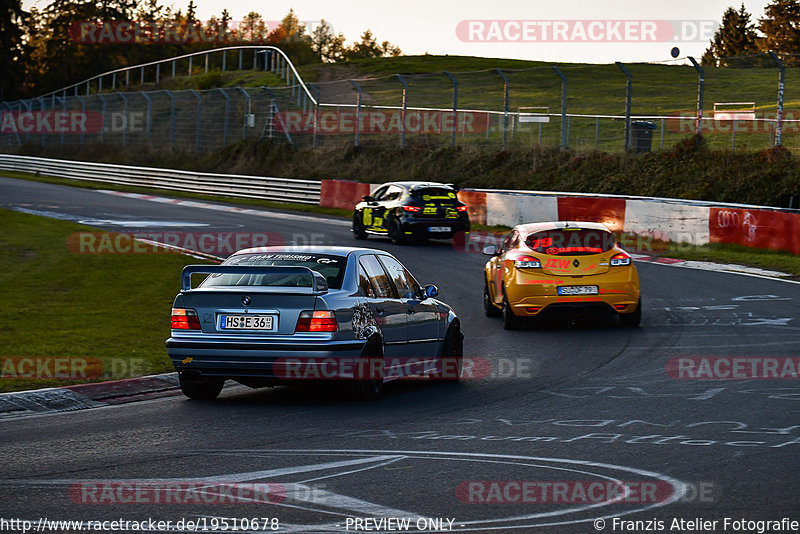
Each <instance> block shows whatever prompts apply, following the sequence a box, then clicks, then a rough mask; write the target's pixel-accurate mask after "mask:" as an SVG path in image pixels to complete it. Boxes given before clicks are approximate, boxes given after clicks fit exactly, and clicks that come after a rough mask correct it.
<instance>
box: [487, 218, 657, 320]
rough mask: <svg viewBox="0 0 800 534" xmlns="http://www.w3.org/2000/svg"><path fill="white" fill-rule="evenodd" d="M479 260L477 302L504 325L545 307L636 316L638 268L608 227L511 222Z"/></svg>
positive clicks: (639, 307)
mask: <svg viewBox="0 0 800 534" xmlns="http://www.w3.org/2000/svg"><path fill="white" fill-rule="evenodd" d="M483 253H484V254H487V255H489V256H492V259H490V260H489V261H488V262H487V263H486V266H485V279H484V282H485V285H484V290H483V305H484V310H485V311H486V315H487V316H489V317H498V316H502V317H503V325H504V327H505V328H506V329H507V330H513V329H515V328H519V327H520V326H521V325H522V322H523V320H524V318H526V317H538V316H541V315H544V314H545V313H548V314H550V313H553V314H557V313H562V314H564V315H568V316H583V315H586V314H589V313H590V312H592V311H600V312H603V311H607V312H613V313H616V314H617V315H619V318H620V321H621V323H622V324H623V325H625V326H637V325H639V323H640V322H641V320H642V299H641V295H640V291H639V273H638V272H637V271H636V267H634V265H633V261H632V260H631V257H630V256H629V255H628V253H626V252H625V251H624V250H622V248H620V247H619V246H618V245H617V243H616V239H615V236H614V234H613V233H611V232H610V231H609V229H608V228H606V227H605V226H604V225H602V224H600V223H591V222H572V221H559V222H544V223H531V224H521V225H519V226H516V227H514V229H513V230H512V231H511V233H510V234H509V235H508V236H507V237H506V239H505V240H504V241H503V244H502V246H501V247H500V249H499V250H497V249H496V247H494V246H488V247H486V248H484V249H483Z"/></svg>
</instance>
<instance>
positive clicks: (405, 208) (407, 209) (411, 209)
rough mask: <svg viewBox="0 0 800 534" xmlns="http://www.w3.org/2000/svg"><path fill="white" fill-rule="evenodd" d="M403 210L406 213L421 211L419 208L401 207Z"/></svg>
mask: <svg viewBox="0 0 800 534" xmlns="http://www.w3.org/2000/svg"><path fill="white" fill-rule="evenodd" d="M403 209H404V210H406V211H410V212H413V213H417V212H418V211H422V208H420V207H419V206H403Z"/></svg>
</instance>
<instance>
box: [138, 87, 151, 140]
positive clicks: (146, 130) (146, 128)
mask: <svg viewBox="0 0 800 534" xmlns="http://www.w3.org/2000/svg"><path fill="white" fill-rule="evenodd" d="M139 94H140V95H142V96H143V97H144V99H145V100H147V108H146V109H147V113H146V115H145V121H144V138H145V139H147V140H148V141H149V140H150V97H149V96H147V93H145V92H144V91H139Z"/></svg>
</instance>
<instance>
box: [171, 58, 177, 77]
mask: <svg viewBox="0 0 800 534" xmlns="http://www.w3.org/2000/svg"><path fill="white" fill-rule="evenodd" d="M175 63H177V61H175V60H174V59H173V60H172V77H173V78H174V77H175Z"/></svg>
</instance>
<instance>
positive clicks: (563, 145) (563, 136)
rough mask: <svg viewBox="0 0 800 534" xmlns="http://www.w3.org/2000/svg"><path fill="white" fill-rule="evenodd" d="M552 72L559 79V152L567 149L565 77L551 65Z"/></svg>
mask: <svg viewBox="0 0 800 534" xmlns="http://www.w3.org/2000/svg"><path fill="white" fill-rule="evenodd" d="M553 70H554V71H555V72H556V74H557V75H558V77H559V78H561V150H562V151H563V150H566V149H567V77H566V76H564V74H563V73H562V72H561V70H559V68H558V67H556V66H555V65H553Z"/></svg>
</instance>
